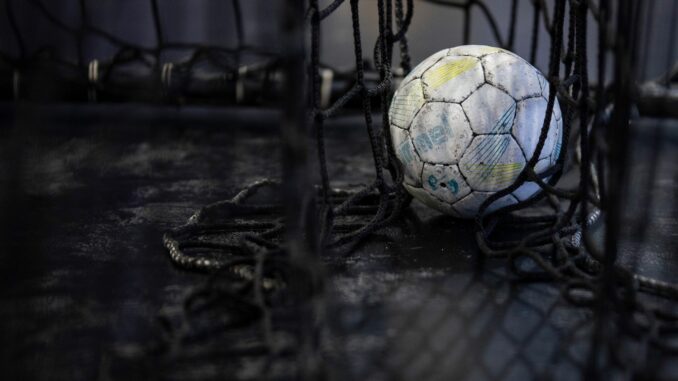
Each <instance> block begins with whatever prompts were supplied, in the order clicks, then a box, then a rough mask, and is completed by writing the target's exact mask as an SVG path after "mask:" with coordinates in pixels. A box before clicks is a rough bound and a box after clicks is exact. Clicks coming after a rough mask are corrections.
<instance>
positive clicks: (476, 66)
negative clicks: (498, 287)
mask: <svg viewBox="0 0 678 381" xmlns="http://www.w3.org/2000/svg"><path fill="white" fill-rule="evenodd" d="M548 96H549V85H548V82H547V80H546V79H545V78H544V76H543V75H542V74H541V73H540V72H539V70H537V69H536V68H535V67H534V66H532V65H530V64H529V63H528V62H527V61H525V60H523V59H522V58H520V57H519V56H517V55H515V54H513V53H511V52H509V51H506V50H503V49H499V48H494V47H489V46H480V45H465V46H458V47H456V48H452V49H445V50H441V51H439V52H438V53H435V54H434V55H432V56H430V57H428V58H427V59H425V60H424V61H423V62H422V63H420V64H419V65H418V66H417V67H416V68H414V69H413V70H412V72H410V73H409V74H408V75H407V76H406V77H405V79H404V80H403V81H402V83H401V84H400V85H399V86H398V89H397V90H396V92H395V94H394V95H393V100H392V102H391V107H390V110H389V119H390V131H391V139H392V143H393V148H394V150H395V154H396V157H397V158H398V160H399V162H400V164H401V165H402V168H403V171H404V174H405V178H404V182H403V185H404V187H405V188H406V189H407V191H408V192H409V193H410V194H412V196H414V197H415V198H416V199H418V200H420V201H421V202H423V203H424V204H426V205H428V206H430V207H432V208H435V209H437V210H439V211H441V212H444V213H447V214H450V215H453V216H457V217H463V218H469V217H474V216H475V215H476V214H477V213H478V211H479V208H480V205H481V204H482V203H483V201H485V200H486V199H487V198H488V197H489V196H490V195H492V194H493V193H494V192H497V191H499V190H501V189H504V188H506V187H508V186H510V185H511V184H513V182H514V181H515V180H516V178H517V177H518V175H519V174H520V172H521V171H522V170H523V168H524V167H525V165H526V164H527V161H528V160H529V159H530V158H531V157H532V155H533V153H534V152H535V149H536V147H537V143H538V141H539V135H540V133H541V128H542V125H543V123H544V117H545V115H546V106H547V103H548ZM562 126H563V122H562V116H561V112H560V106H559V105H558V100H557V99H556V102H555V105H554V107H553V114H552V116H551V122H550V125H549V130H548V134H547V137H546V142H545V144H544V146H543V148H542V150H541V153H540V155H539V161H538V162H537V164H536V166H535V171H536V172H537V174H539V173H542V172H544V171H545V170H547V169H549V168H550V167H551V166H553V165H554V164H555V162H556V160H557V159H558V155H559V154H560V148H561V144H562V135H563V132H562V131H563V128H562ZM538 191H539V186H538V185H537V184H536V183H533V182H526V183H525V184H523V185H522V186H520V187H519V188H518V189H516V190H515V191H514V192H512V193H511V194H508V195H506V196H504V197H502V198H500V199H498V200H496V201H495V202H493V203H492V204H491V205H490V206H489V208H487V209H486V213H489V212H492V211H494V210H497V209H499V208H501V207H505V206H508V205H511V204H515V203H517V202H519V201H524V200H526V199H528V198H530V197H532V196H534V195H535V194H536V193H537V192H538Z"/></svg>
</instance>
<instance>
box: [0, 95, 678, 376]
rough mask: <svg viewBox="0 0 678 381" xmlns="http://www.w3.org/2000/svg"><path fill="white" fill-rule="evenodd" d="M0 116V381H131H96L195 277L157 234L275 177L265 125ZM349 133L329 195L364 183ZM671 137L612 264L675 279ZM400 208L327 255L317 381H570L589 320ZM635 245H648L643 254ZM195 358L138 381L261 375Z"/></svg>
mask: <svg viewBox="0 0 678 381" xmlns="http://www.w3.org/2000/svg"><path fill="white" fill-rule="evenodd" d="M0 111H1V112H0V115H1V116H0V118H1V119H0V120H1V121H2V125H3V129H2V132H1V134H2V135H1V136H0V155H1V156H2V160H1V161H0V184H2V185H3V186H2V187H0V192H1V193H0V208H1V210H2V212H3V213H2V217H3V218H2V224H3V229H2V231H1V233H0V234H1V235H0V237H1V238H2V239H1V242H3V254H2V255H0V286H1V287H2V288H0V322H2V323H0V342H2V343H3V345H1V346H0V364H1V365H0V367H1V369H2V372H3V373H4V374H7V375H9V376H10V377H8V378H7V379H64V380H93V379H110V378H122V379H134V378H137V377H138V378H145V376H140V374H148V373H143V372H141V373H140V372H139V369H138V368H130V369H126V368H124V367H123V368H122V370H121V371H120V370H119V369H118V373H116V374H117V375H118V377H113V376H111V374H112V373H111V372H112V371H111V369H112V368H115V367H116V364H114V363H113V364H112V362H114V361H113V360H111V358H110V356H109V355H108V353H109V352H110V351H111V350H112V349H113V348H121V347H122V348H125V347H126V346H128V347H133V346H135V345H139V344H140V343H145V342H152V341H153V340H154V338H155V337H157V336H158V335H160V334H161V333H160V328H159V326H158V323H157V320H156V317H157V315H158V312H159V311H160V310H161V309H166V310H167V309H172V308H175V307H176V305H177V304H178V303H179V301H180V300H181V298H182V297H183V296H184V295H185V294H186V292H187V290H189V289H190V288H191V287H194V286H195V285H198V284H200V283H201V282H203V281H204V279H205V276H204V275H201V274H196V273H191V272H187V271H184V270H181V269H179V268H177V267H174V266H173V265H172V264H171V263H170V261H169V259H168V256H167V253H166V251H165V249H164V247H163V246H162V242H161V237H162V232H163V231H165V230H166V229H169V228H171V227H175V226H178V225H181V224H183V223H184V222H185V220H186V219H187V218H188V217H189V216H190V215H191V214H192V213H193V212H194V211H195V210H196V209H197V208H199V207H201V206H203V205H205V204H208V203H211V202H214V201H217V200H221V199H226V198H230V197H232V196H233V195H234V194H235V193H237V191H238V190H240V189H241V188H242V186H243V185H244V184H248V183H250V182H252V181H254V180H257V179H259V178H262V177H266V176H274V175H275V174H276V173H277V171H278V160H276V159H274V158H276V157H278V155H279V149H278V146H277V144H276V138H277V130H276V128H275V127H276V126H275V120H276V118H277V114H275V113H274V112H268V111H261V110H221V111H209V110H192V111H178V110H175V109H169V108H168V109H161V110H160V111H161V112H159V111H158V110H157V109H147V108H144V107H140V106H108V107H106V106H97V107H94V108H82V107H80V108H77V107H59V106H41V107H40V108H39V109H36V108H34V107H32V106H29V105H24V106H20V107H14V106H3V107H2V109H1V110H0ZM644 123H645V124H646V125H649V126H650V127H652V126H656V125H657V122H656V121H646V122H644ZM356 125H357V123H356V120H355V119H342V120H340V121H338V122H335V123H334V124H332V125H331V126H330V128H329V132H328V147H329V148H328V149H329V155H330V157H333V158H334V160H333V164H332V167H331V176H332V178H333V179H338V181H337V182H336V183H335V185H338V186H352V185H354V184H358V183H362V182H366V181H368V180H369V179H370V176H371V175H372V173H371V167H370V166H371V161H370V159H369V156H368V154H367V152H369V151H368V148H369V146H368V144H367V141H366V138H365V136H364V133H363V131H362V130H361V129H360V128H356ZM676 127H678V123H676V122H675V121H674V122H669V123H667V125H666V126H665V127H664V129H665V131H664V133H663V134H662V135H661V136H662V138H661V139H660V140H661V141H662V142H663V143H662V144H664V148H663V150H662V151H661V158H660V166H659V168H660V170H659V171H658V172H657V176H656V178H655V179H654V180H653V183H654V184H655V185H654V186H653V187H652V188H651V189H652V190H651V191H652V193H653V196H654V197H653V200H654V202H653V204H652V205H651V206H650V207H648V206H647V203H645V202H644V201H640V200H645V199H643V198H640V199H637V200H638V201H636V200H634V201H632V202H630V208H629V214H630V215H637V214H638V213H639V212H640V211H642V210H643V209H648V208H649V209H650V212H649V216H650V221H652V224H651V225H649V228H648V229H646V232H645V233H642V232H639V231H636V230H633V229H635V228H636V227H635V225H633V224H629V225H628V226H629V227H628V232H627V233H628V235H627V236H630V237H639V238H638V239H635V240H634V239H632V240H631V241H630V242H629V243H628V244H625V245H624V246H623V251H624V255H623V260H624V261H626V263H629V264H630V265H633V266H634V267H636V268H638V269H639V271H640V272H643V273H645V274H649V275H652V276H657V277H660V278H665V279H671V278H672V277H673V279H674V280H675V274H677V273H678V259H676V257H675V253H676V252H678V250H676V247H677V246H676V235H678V233H677V231H678V229H676V223H677V222H676V216H677V215H678V213H677V212H676V210H677V209H676V208H678V204H677V203H676V197H675V196H676V193H677V192H678V179H677V177H676V174H677V170H676V163H677V162H678V161H677V160H676V159H677V158H676V155H677V151H678V150H676V147H677V145H676V143H677V141H678V139H676V136H677V135H678V134H677V133H676V132H675V131H676ZM648 129H649V127H648ZM643 131H645V130H643ZM646 135H647V134H645V133H643V134H640V135H639V137H638V141H639V142H644V141H647V143H643V144H647V147H654V145H652V144H650V143H652V142H653V141H654V140H652V139H655V138H656V137H653V136H654V135H651V134H650V135H649V137H648V136H646ZM643 139H645V140H643ZM648 139H649V140H648ZM651 151H652V150H651V149H639V150H638V155H640V156H639V159H638V163H639V165H638V168H636V167H634V170H633V171H632V175H633V176H635V175H637V176H641V177H642V176H647V173H648V169H647V168H646V167H643V165H644V164H643V163H647V160H643V157H645V156H643V155H647V154H648V153H649V152H651ZM641 183H643V182H641ZM641 190H642V188H641ZM632 192H639V191H638V190H637V189H636V188H632ZM632 195H634V196H635V195H640V196H638V197H642V196H643V194H642V192H641V193H632ZM413 211H414V213H415V215H417V216H418V218H419V220H420V222H419V223H418V224H417V225H416V227H415V228H414V229H409V230H408V229H402V228H401V227H397V226H396V227H393V228H389V229H387V230H386V231H385V232H384V236H385V237H387V239H379V240H376V239H375V240H374V241H371V242H370V243H368V244H367V245H365V246H364V247H363V248H361V249H360V250H359V251H358V252H356V253H354V254H351V255H349V256H347V257H340V258H336V257H335V258H325V259H324V261H325V263H326V266H327V275H328V277H327V284H328V288H327V291H326V298H325V300H326V303H325V304H324V306H325V307H324V314H325V315H323V316H324V317H323V318H322V319H320V321H321V322H323V323H322V328H321V337H322V340H321V342H322V348H321V353H322V357H323V358H324V360H325V361H326V364H327V365H326V366H327V370H328V373H329V375H330V377H329V378H330V379H350V378H353V379H370V380H381V379H383V380H386V379H403V380H434V379H435V380H437V379H455V380H456V379H459V380H461V379H464V380H499V379H501V380H528V379H544V377H545V375H546V374H552V375H553V376H554V378H555V379H562V380H566V379H573V378H576V377H577V375H578V371H579V364H580V363H581V362H582V361H584V360H585V358H586V353H587V352H588V351H587V348H588V345H589V343H590V336H589V335H590V324H588V323H587V322H590V317H591V315H592V314H591V312H590V311H589V310H587V309H584V308H575V307H573V306H572V305H569V304H567V303H566V302H564V301H563V300H562V299H561V298H560V289H559V285H557V284H551V283H521V282H515V281H512V278H511V276H509V275H508V274H507V272H506V269H505V263H504V262H503V261H501V260H493V261H487V262H485V263H483V264H482V266H480V264H479V263H478V261H477V255H476V254H477V249H476V247H475V243H474V241H473V239H472V232H473V226H471V224H469V223H468V222H465V221H458V220H454V219H451V218H448V217H445V216H441V215H438V214H435V213H433V212H431V211H429V210H427V209H426V208H425V207H423V206H422V205H419V204H417V203H415V204H413ZM639 234H646V235H645V237H644V241H645V243H646V245H645V246H644V247H643V248H642V250H640V249H639V247H638V246H637V244H638V241H639V240H640V237H641V236H640V235H639ZM636 253H640V254H639V255H637V254H636ZM573 332H574V333H577V335H575V336H574V337H573V335H572V333H573ZM565 342H566V344H567V345H564V344H563V343H565ZM199 357H200V356H195V358H193V359H192V360H190V359H191V357H190V356H189V357H187V359H188V360H186V361H185V362H183V363H181V364H178V365H177V364H172V371H171V372H168V371H166V370H167V368H162V367H163V366H167V364H164V363H162V362H159V363H158V362H154V363H152V364H153V366H158V367H159V368H158V369H156V370H157V372H156V371H153V370H152V371H151V374H153V375H156V376H157V378H159V379H224V378H225V379H231V378H232V377H235V376H238V377H241V378H245V379H247V378H250V379H256V377H255V376H253V374H255V370H256V369H257V367H259V366H261V364H258V363H257V360H256V359H238V360H235V359H229V358H228V357H220V358H219V360H218V361H213V360H208V361H204V360H205V358H206V357H205V358H203V360H199V359H197V358H199ZM664 360H666V361H664ZM656 362H657V364H659V365H658V369H657V371H658V376H657V377H659V378H660V379H662V378H664V377H665V378H666V379H669V378H670V377H671V376H673V377H675V376H676V374H678V367H677V365H676V359H675V357H674V358H670V357H667V358H666V359H664V358H662V357H657V360H656ZM163 364H164V365H163ZM145 371H148V369H146V370H145ZM282 373H283V374H284V373H285V372H284V371H282ZM273 374H277V373H276V372H275V371H274V372H273ZM120 375H122V376H120ZM612 376H613V375H611V377H612ZM273 378H276V377H273Z"/></svg>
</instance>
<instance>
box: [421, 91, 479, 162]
mask: <svg viewBox="0 0 678 381" xmlns="http://www.w3.org/2000/svg"><path fill="white" fill-rule="evenodd" d="M410 136H411V137H412V141H413V142H414V148H415V149H416V151H417V153H418V154H419V157H421V159H422V160H423V161H426V162H429V163H437V164H455V163H457V162H458V161H459V158H460V157H461V155H462V154H463V153H464V150H465V149H466V147H467V146H468V144H469V143H470V142H471V139H472V137H473V134H472V132H471V127H470V126H469V123H468V120H466V116H465V115H464V111H463V110H462V109H461V106H459V105H458V104H456V103H445V102H429V103H427V104H425V105H424V107H422V108H421V110H420V111H419V113H417V116H416V117H415V118H414V120H413V121H412V126H411V127H410Z"/></svg>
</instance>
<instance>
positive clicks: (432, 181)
mask: <svg viewBox="0 0 678 381" xmlns="http://www.w3.org/2000/svg"><path fill="white" fill-rule="evenodd" d="M421 183H422V186H423V188H424V189H425V190H426V191H428V192H429V193H431V194H432V195H433V196H435V197H436V198H437V199H439V200H442V201H444V202H447V203H450V204H451V203H453V202H455V201H457V200H459V199H460V198H462V197H464V196H466V195H467V194H469V193H470V192H471V188H470V187H469V186H468V184H466V180H464V177H463V176H462V175H461V172H459V168H457V166H456V165H446V164H428V163H424V170H423V172H422V174H421Z"/></svg>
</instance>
